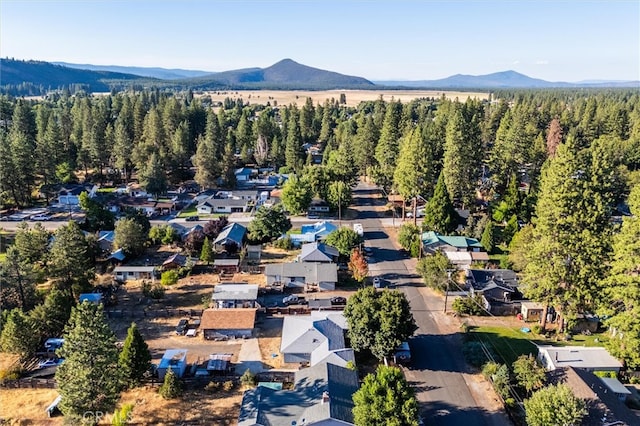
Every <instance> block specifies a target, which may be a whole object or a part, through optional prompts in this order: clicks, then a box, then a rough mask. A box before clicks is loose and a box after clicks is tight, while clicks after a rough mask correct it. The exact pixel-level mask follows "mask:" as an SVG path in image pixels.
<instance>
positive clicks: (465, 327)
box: [460, 321, 471, 334]
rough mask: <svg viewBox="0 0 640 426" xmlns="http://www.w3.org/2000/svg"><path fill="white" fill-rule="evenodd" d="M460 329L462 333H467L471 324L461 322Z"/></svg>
mask: <svg viewBox="0 0 640 426" xmlns="http://www.w3.org/2000/svg"><path fill="white" fill-rule="evenodd" d="M460 330H461V331H462V332H463V333H464V334H467V333H468V332H469V330H471V326H470V325H469V324H468V323H467V322H466V321H465V322H463V323H462V324H460Z"/></svg>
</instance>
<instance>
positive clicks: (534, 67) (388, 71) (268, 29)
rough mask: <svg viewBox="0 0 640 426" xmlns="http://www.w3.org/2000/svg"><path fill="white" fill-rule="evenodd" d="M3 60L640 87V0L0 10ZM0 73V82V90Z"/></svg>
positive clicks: (53, 0) (160, 1) (55, 4)
mask: <svg viewBox="0 0 640 426" xmlns="http://www.w3.org/2000/svg"><path fill="white" fill-rule="evenodd" d="M0 56H2V57H9V58H15V59H34V60H42V61H51V62H55V61H62V62H70V63H80V64H94V65H122V66H144V67H163V68H182V69H191V70H204V71H212V72H216V71H228V70H232V69H239V68H249V67H260V68H265V67H268V66H270V65H272V64H274V63H276V62H278V61H279V60H281V59H285V58H290V59H293V60H294V61H296V62H299V63H302V64H304V65H309V66H312V67H316V68H322V69H326V70H330V71H335V72H339V73H342V74H348V75H356V76H360V77H365V78H367V79H369V80H374V81H379V80H431V79H439V78H445V77H448V76H450V75H454V74H471V75H482V74H489V73H493V72H499V71H506V70H514V71H517V72H520V73H523V74H526V75H528V76H530V77H534V78H541V79H544V80H548V81H570V82H577V81H584V80H640V1H639V0H592V1H578V0H513V1H508V0H502V1H488V0H487V1H485V0H475V1H471V0H450V1H435V0H434V1H431V0H412V1H410V0H396V1H389V0H380V1H376V0H359V1H353V0H340V1H338V0H297V1H294V0H75V1H73V0H67V1H61V0H0ZM1 78H2V77H1V74H0V80H1Z"/></svg>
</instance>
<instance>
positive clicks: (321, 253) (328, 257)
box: [298, 241, 340, 263]
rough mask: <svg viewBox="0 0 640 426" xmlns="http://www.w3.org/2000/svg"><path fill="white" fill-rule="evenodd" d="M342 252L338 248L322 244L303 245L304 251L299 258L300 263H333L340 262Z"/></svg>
mask: <svg viewBox="0 0 640 426" xmlns="http://www.w3.org/2000/svg"><path fill="white" fill-rule="evenodd" d="M339 255H340V252H339V251H338V249H337V248H335V247H333V246H330V245H327V244H324V243H320V242H317V241H316V242H314V243H307V244H303V245H302V251H301V252H300V255H299V256H298V260H299V261H300V262H323V263H331V262H336V261H337V260H338V256H339Z"/></svg>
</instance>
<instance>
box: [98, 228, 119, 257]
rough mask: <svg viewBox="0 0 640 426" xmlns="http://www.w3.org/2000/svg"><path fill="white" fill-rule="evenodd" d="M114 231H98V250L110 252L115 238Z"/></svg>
mask: <svg viewBox="0 0 640 426" xmlns="http://www.w3.org/2000/svg"><path fill="white" fill-rule="evenodd" d="M115 235H116V234H115V232H114V231H100V232H98V247H100V250H102V251H103V252H106V253H110V252H111V250H112V249H113V241H114V240H115Z"/></svg>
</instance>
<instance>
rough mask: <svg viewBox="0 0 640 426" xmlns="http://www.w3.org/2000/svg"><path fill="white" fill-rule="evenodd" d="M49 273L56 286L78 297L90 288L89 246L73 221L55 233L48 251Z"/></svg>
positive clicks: (92, 273)
mask: <svg viewBox="0 0 640 426" xmlns="http://www.w3.org/2000/svg"><path fill="white" fill-rule="evenodd" d="M48 269H49V273H50V274H51V276H52V277H53V278H55V279H56V280H57V284H58V286H59V287H60V288H61V289H63V290H67V291H71V290H73V293H74V294H76V295H78V294H80V293H82V292H83V291H84V290H86V289H87V287H89V286H90V281H91V280H92V279H93V278H94V276H95V271H94V269H93V268H92V262H91V257H90V251H89V244H88V242H87V240H86V239H85V236H84V234H83V233H82V230H81V229H80V227H79V226H78V224H77V223H76V222H74V221H70V222H69V223H68V224H67V225H65V226H61V227H60V228H58V230H57V231H56V233H55V238H54V240H53V245H52V247H51V251H50V257H49V264H48Z"/></svg>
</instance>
